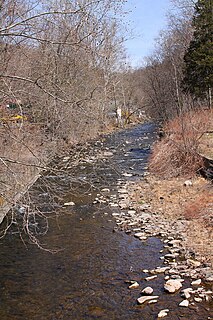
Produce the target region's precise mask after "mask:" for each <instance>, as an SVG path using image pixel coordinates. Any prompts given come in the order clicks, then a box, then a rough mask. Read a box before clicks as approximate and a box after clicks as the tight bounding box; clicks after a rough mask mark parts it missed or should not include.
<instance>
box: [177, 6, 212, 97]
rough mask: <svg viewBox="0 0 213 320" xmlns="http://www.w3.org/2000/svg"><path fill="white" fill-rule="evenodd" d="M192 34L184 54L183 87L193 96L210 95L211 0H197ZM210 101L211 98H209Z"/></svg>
mask: <svg viewBox="0 0 213 320" xmlns="http://www.w3.org/2000/svg"><path fill="white" fill-rule="evenodd" d="M193 27H194V34H193V39H192V41H191V42H190V45H189V48H188V50H187V51H186V54H185V56H184V61H185V68H184V79H183V88H184V91H188V92H190V93H191V94H193V95H194V96H195V97H202V98H203V97H205V96H206V94H208V95H209V98H211V97H210V95H211V89H212V87H213V0H198V1H197V3H196V5H195V13H194V17H193ZM210 101H211V99H210Z"/></svg>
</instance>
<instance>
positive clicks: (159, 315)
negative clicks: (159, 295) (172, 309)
mask: <svg viewBox="0 0 213 320" xmlns="http://www.w3.org/2000/svg"><path fill="white" fill-rule="evenodd" d="M168 312H169V309H164V310H161V311H160V312H159V313H158V318H164V317H166V316H167V315H168Z"/></svg>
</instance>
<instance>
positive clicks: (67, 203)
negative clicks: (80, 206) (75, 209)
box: [64, 201, 75, 207]
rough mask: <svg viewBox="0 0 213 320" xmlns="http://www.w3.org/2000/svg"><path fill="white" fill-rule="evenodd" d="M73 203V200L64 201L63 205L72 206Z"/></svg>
mask: <svg viewBox="0 0 213 320" xmlns="http://www.w3.org/2000/svg"><path fill="white" fill-rule="evenodd" d="M74 205H75V202H73V201H70V202H65V203H64V206H66V207H68V206H74Z"/></svg>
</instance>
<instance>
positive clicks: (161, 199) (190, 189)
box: [132, 175, 213, 265]
mask: <svg viewBox="0 0 213 320" xmlns="http://www.w3.org/2000/svg"><path fill="white" fill-rule="evenodd" d="M191 181H192V186H185V185H184V182H185V178H184V177H179V178H168V179H165V180H163V179H160V178H157V177H156V176H154V175H150V176H148V177H147V178H146V182H144V181H142V182H141V183H140V184H139V185H137V188H135V191H134V194H133V195H132V199H134V200H135V201H136V202H137V205H136V207H139V208H140V205H141V204H143V203H148V204H150V206H151V208H150V210H151V212H155V213H158V215H159V216H162V217H163V218H166V219H168V220H171V221H174V220H178V219H182V220H183V221H184V220H185V219H186V224H185V226H186V231H185V234H183V237H184V239H185V245H186V247H188V248H190V249H193V250H194V251H195V252H197V253H199V254H200V255H201V256H203V257H205V260H208V261H209V262H211V264H212V265H213V245H212V243H213V220H212V219H213V189H212V188H213V187H212V185H211V184H210V183H208V182H206V180H205V179H204V178H201V177H194V178H193V179H192V180H191Z"/></svg>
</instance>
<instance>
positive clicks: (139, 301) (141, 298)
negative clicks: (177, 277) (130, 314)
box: [137, 296, 159, 304]
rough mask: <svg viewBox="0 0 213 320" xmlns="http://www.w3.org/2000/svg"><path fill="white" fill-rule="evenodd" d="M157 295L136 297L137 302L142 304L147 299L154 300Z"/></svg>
mask: <svg viewBox="0 0 213 320" xmlns="http://www.w3.org/2000/svg"><path fill="white" fill-rule="evenodd" d="M158 298H159V296H146V297H140V298H138V299H137V301H138V303H139V304H143V303H144V302H146V301H149V300H156V299H158Z"/></svg>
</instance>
